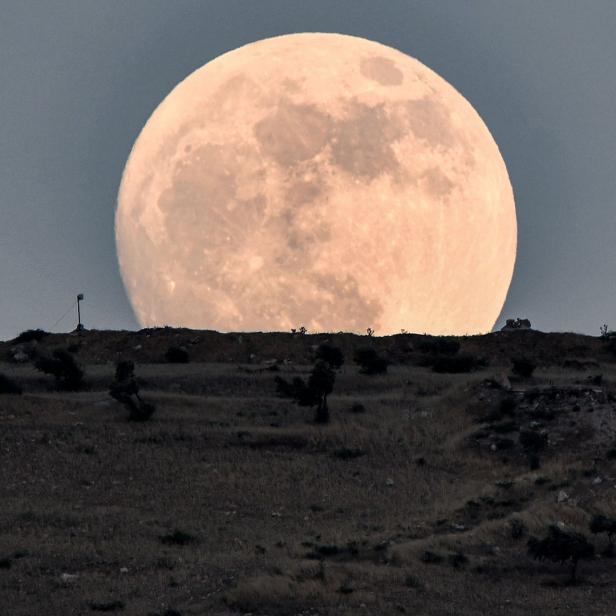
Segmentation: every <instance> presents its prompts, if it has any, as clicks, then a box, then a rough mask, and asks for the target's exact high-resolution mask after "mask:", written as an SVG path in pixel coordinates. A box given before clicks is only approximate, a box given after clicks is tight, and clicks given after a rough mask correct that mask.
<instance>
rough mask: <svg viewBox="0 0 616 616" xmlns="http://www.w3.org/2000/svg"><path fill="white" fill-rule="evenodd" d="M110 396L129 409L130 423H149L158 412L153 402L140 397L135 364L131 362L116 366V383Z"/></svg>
mask: <svg viewBox="0 0 616 616" xmlns="http://www.w3.org/2000/svg"><path fill="white" fill-rule="evenodd" d="M109 395H110V396H111V397H112V398H113V399H114V400H117V401H118V402H120V403H121V404H123V405H124V406H125V407H126V408H127V410H128V420H129V421H147V420H148V419H150V417H152V415H153V414H154V412H155V411H156V407H155V406H154V405H153V404H152V403H151V402H146V401H145V400H144V399H143V398H141V396H140V395H139V384H138V383H137V379H136V378H135V364H134V363H133V362H132V361H130V360H129V361H120V362H118V363H117V364H116V371H115V381H114V382H113V383H112V384H111V386H110V388H109Z"/></svg>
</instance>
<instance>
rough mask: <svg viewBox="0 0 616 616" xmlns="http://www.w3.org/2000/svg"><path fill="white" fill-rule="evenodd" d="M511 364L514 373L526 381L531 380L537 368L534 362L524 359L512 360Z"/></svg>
mask: <svg viewBox="0 0 616 616" xmlns="http://www.w3.org/2000/svg"><path fill="white" fill-rule="evenodd" d="M511 363H512V364H513V373H514V374H516V375H517V376H521V377H522V378H525V379H528V378H530V377H531V376H532V375H533V372H534V371H535V368H536V367H537V365H536V364H535V363H534V362H533V361H532V360H530V359H526V358H524V357H517V358H515V359H512V360H511Z"/></svg>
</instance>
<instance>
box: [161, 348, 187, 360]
mask: <svg viewBox="0 0 616 616" xmlns="http://www.w3.org/2000/svg"><path fill="white" fill-rule="evenodd" d="M165 360H166V361H168V362H169V363H170V364H187V363H188V362H189V361H190V356H189V355H188V351H187V350H186V349H185V348H184V347H178V346H171V347H169V348H168V349H167V351H166V353H165Z"/></svg>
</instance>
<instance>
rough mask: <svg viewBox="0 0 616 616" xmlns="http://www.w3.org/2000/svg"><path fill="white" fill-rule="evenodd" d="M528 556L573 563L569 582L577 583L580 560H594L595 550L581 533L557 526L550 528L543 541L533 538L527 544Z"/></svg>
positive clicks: (561, 562)
mask: <svg viewBox="0 0 616 616" xmlns="http://www.w3.org/2000/svg"><path fill="white" fill-rule="evenodd" d="M527 546H528V554H529V555H530V556H532V557H533V558H535V559H536V560H551V561H552V562H558V563H560V564H564V563H566V562H570V563H571V569H570V577H569V582H570V583H572V584H573V583H575V581H576V573H577V566H578V563H579V561H580V560H586V559H589V558H592V557H593V556H594V554H595V549H594V547H593V545H592V544H591V543H589V542H588V540H587V539H586V537H584V535H582V534H581V533H576V532H573V531H564V530H561V529H560V528H558V526H556V525H555V524H553V525H551V526H550V527H549V528H548V532H547V535H546V536H545V537H544V538H543V539H537V538H536V537H531V538H530V539H529V540H528V543H527Z"/></svg>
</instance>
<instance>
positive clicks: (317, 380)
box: [308, 360, 336, 423]
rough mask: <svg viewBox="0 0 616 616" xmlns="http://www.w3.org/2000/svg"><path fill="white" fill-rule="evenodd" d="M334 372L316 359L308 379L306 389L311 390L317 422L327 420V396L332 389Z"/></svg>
mask: <svg viewBox="0 0 616 616" xmlns="http://www.w3.org/2000/svg"><path fill="white" fill-rule="evenodd" d="M335 381H336V374H335V372H334V371H333V370H332V369H331V368H330V366H329V364H328V363H327V362H324V361H321V360H319V361H317V363H316V364H315V365H314V368H313V369H312V372H311V374H310V377H309V379H308V390H309V391H311V392H312V395H313V399H314V400H316V403H317V409H316V413H315V416H314V420H315V421H316V422H317V423H328V422H329V408H328V406H327V396H328V395H329V394H331V393H332V391H333V389H334V382H335Z"/></svg>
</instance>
